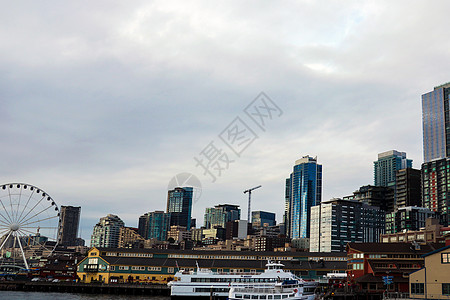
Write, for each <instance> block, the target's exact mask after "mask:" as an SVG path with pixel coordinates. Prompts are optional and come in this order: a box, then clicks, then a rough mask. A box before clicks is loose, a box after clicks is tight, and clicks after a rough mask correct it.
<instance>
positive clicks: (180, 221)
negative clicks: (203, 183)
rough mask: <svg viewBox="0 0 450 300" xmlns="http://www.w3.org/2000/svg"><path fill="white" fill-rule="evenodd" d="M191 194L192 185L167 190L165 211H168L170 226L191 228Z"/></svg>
mask: <svg viewBox="0 0 450 300" xmlns="http://www.w3.org/2000/svg"><path fill="white" fill-rule="evenodd" d="M192 196H193V188H192V187H177V188H175V189H173V190H169V191H168V195H167V210H166V212H168V213H170V226H174V225H175V226H184V227H186V228H187V230H188V231H189V230H190V229H191V211H192Z"/></svg>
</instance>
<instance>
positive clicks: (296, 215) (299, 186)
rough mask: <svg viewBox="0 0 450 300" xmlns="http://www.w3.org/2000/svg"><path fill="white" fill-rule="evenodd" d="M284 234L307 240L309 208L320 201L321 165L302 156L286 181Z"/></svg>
mask: <svg viewBox="0 0 450 300" xmlns="http://www.w3.org/2000/svg"><path fill="white" fill-rule="evenodd" d="M285 199H286V202H287V201H288V202H289V204H287V203H286V208H287V210H288V211H287V212H286V218H285V219H286V220H285V221H286V222H287V224H286V234H287V236H289V237H290V238H292V239H299V238H309V231H310V218H311V207H312V206H315V205H319V204H320V201H321V199H322V165H319V164H317V158H313V157H310V156H308V155H307V156H304V157H302V158H301V159H299V160H297V161H296V162H295V166H294V170H293V172H292V173H291V176H290V177H289V179H288V180H286V195H285Z"/></svg>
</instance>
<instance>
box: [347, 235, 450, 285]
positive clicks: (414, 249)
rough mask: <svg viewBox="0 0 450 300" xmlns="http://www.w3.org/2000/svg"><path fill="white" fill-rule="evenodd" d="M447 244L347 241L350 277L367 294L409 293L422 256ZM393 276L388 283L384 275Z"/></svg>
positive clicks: (351, 281)
mask: <svg viewBox="0 0 450 300" xmlns="http://www.w3.org/2000/svg"><path fill="white" fill-rule="evenodd" d="M444 246H445V244H444V243H422V244H419V243H348V244H347V255H348V259H347V279H348V283H349V285H350V284H351V285H356V286H357V289H358V290H359V291H361V292H364V293H382V292H384V291H386V290H387V291H389V292H400V293H402V292H403V293H407V292H408V291H409V285H408V279H409V274H410V273H411V272H414V271H417V270H419V269H420V268H422V267H423V265H424V258H423V257H422V255H424V254H427V253H429V252H432V251H434V250H436V249H440V248H442V247H444ZM385 276H392V284H389V286H386V285H385V284H384V281H383V277H385Z"/></svg>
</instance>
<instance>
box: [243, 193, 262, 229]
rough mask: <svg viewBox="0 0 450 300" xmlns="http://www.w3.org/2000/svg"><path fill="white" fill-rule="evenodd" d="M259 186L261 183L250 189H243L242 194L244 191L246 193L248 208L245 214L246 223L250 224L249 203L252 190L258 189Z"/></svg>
mask: <svg viewBox="0 0 450 300" xmlns="http://www.w3.org/2000/svg"><path fill="white" fill-rule="evenodd" d="M260 187H261V185H258V186H255V187H254V188H251V189H248V190H245V191H244V194H246V193H248V210H247V214H248V216H247V218H248V219H247V221H248V223H249V224H250V212H251V211H250V203H251V201H252V191H253V190H256V189H259V188H260Z"/></svg>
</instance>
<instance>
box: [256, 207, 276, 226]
mask: <svg viewBox="0 0 450 300" xmlns="http://www.w3.org/2000/svg"><path fill="white" fill-rule="evenodd" d="M275 223H276V221H275V214H274V213H271V212H267V211H261V210H258V211H252V225H253V226H254V227H255V226H256V227H261V226H265V225H264V224H267V226H275Z"/></svg>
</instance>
